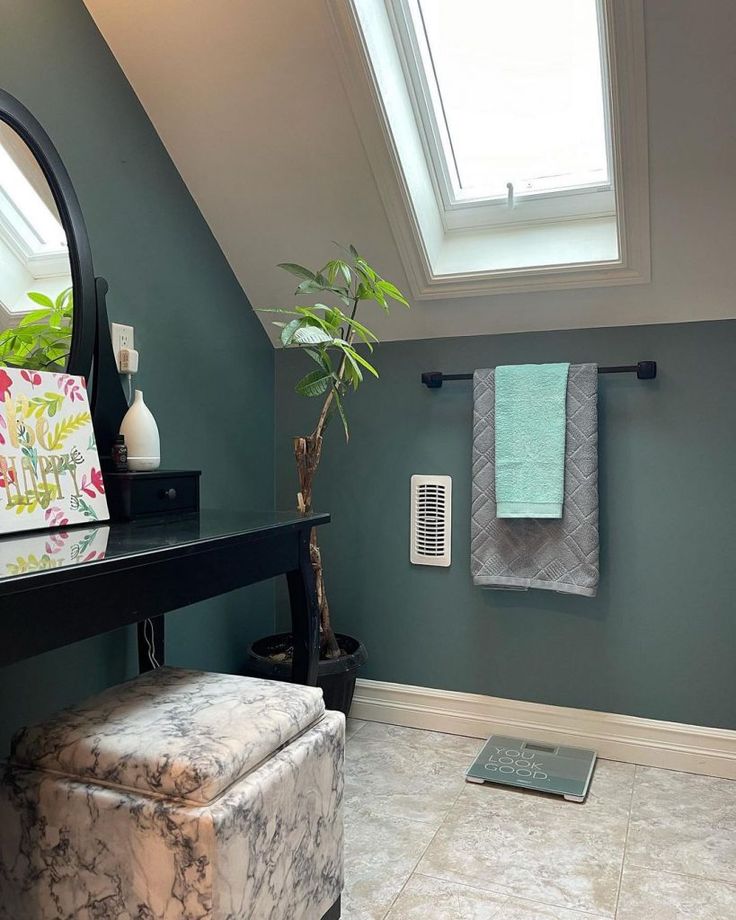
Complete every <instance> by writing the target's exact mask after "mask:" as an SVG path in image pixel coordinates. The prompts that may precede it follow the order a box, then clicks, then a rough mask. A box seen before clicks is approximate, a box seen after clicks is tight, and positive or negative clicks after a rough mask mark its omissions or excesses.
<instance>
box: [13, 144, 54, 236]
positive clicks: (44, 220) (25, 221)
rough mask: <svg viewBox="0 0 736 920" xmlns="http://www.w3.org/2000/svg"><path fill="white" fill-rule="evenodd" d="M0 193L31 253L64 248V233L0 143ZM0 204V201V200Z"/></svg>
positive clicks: (14, 224)
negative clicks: (8, 206)
mask: <svg viewBox="0 0 736 920" xmlns="http://www.w3.org/2000/svg"><path fill="white" fill-rule="evenodd" d="M0 195H3V196H4V198H5V201H6V202H7V203H8V204H9V205H10V207H11V209H12V211H10V212H9V214H8V217H9V219H10V220H11V223H12V224H13V226H14V227H15V229H16V231H17V232H18V233H19V234H20V236H21V237H22V238H23V239H24V240H25V242H26V244H27V245H28V247H29V249H30V250H31V251H32V252H34V253H45V252H64V251H65V250H66V245H67V244H66V233H65V232H64V228H63V227H62V226H61V222H60V220H59V218H58V216H57V215H56V214H52V213H51V211H50V210H49V209H48V207H47V206H46V205H45V204H44V202H43V201H42V200H41V196H40V195H39V194H38V193H37V192H36V190H35V189H34V188H33V186H32V185H31V183H30V182H29V181H28V179H27V178H26V177H25V176H24V175H23V173H22V172H21V170H20V169H19V168H18V166H17V165H16V164H15V163H14V162H13V159H12V158H11V157H10V155H9V154H8V152H7V151H6V150H5V149H4V148H3V147H2V145H0ZM0 204H1V202H0Z"/></svg>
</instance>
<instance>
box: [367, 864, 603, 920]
mask: <svg viewBox="0 0 736 920" xmlns="http://www.w3.org/2000/svg"><path fill="white" fill-rule="evenodd" d="M414 875H421V876H423V877H424V878H431V879H434V880H435V881H436V882H445V883H447V884H450V885H457V886H458V887H459V888H469V889H470V890H471V891H478V892H480V893H481V894H497V895H499V897H502V898H505V899H506V900H505V901H504V902H503V904H502V905H501V907H504V906H505V905H507V904H508V902H509V901H526V902H528V903H529V904H539V905H540V906H541V907H551V908H552V909H553V910H564V911H567V912H568V913H575V914H580V917H581V920H582V918H584V917H590V918H591V920H616V918H615V917H614V916H613V915H611V916H610V917H604V916H603V915H602V914H595V913H592V912H591V911H589V910H581V909H580V908H579V907H569V906H568V905H567V904H556V903H553V902H552V901H540V900H539V898H530V897H529V895H528V894H519V893H518V892H517V891H512V890H511V889H507V891H494V890H493V889H492V888H479V887H478V886H477V885H471V884H470V883H469V882H460V881H458V880H457V879H456V878H452V879H448V878H443V877H442V876H441V875H432V873H431V872H417V871H416V869H415V870H414V871H413V872H412V876H414ZM499 887H502V886H500V885H499ZM383 920H385V917H384V918H383Z"/></svg>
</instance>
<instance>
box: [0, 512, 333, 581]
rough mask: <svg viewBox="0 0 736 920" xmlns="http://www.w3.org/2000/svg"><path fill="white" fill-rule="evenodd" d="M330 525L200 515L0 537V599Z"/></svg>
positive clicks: (314, 517)
mask: <svg viewBox="0 0 736 920" xmlns="http://www.w3.org/2000/svg"><path fill="white" fill-rule="evenodd" d="M329 520H330V516H329V514H318V513H313V514H307V515H304V514H299V513H298V512H278V511H235V510H232V511H222V510H202V511H200V512H199V513H198V514H186V515H168V516H166V515H161V516H157V517H151V518H139V519H138V520H135V521H130V522H114V523H113V522H110V523H103V524H94V525H89V526H87V525H83V524H82V525H76V526H74V527H67V528H66V529H64V528H61V529H57V530H38V531H30V532H28V533H22V534H12V535H10V536H6V537H2V538H0V597H2V596H3V595H7V594H13V593H15V592H17V591H26V590H28V589H30V588H33V587H34V586H35V585H37V584H38V583H39V580H42V581H43V583H44V584H49V583H50V582H56V581H63V580H66V579H69V578H79V577H88V576H94V575H98V574H103V573H104V572H108V571H112V570H119V569H124V568H129V567H132V566H136V565H145V564H148V563H152V562H155V561H156V560H157V559H159V558H161V557H166V558H168V559H170V558H173V557H176V556H184V555H187V554H191V553H192V552H201V551H206V550H207V549H214V548H217V547H220V546H224V545H229V544H234V543H242V544H247V543H248V542H252V541H256V540H259V539H262V538H263V537H265V536H275V535H278V534H289V533H294V532H296V531H300V530H305V529H309V528H311V527H315V526H318V525H320V524H326V523H327V522H328V521H329Z"/></svg>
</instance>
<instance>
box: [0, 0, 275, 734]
mask: <svg viewBox="0 0 736 920" xmlns="http://www.w3.org/2000/svg"><path fill="white" fill-rule="evenodd" d="M0 23H2V25H1V27H0V86H1V87H2V88H3V89H5V90H7V91H8V92H10V93H12V94H13V95H14V96H17V97H18V98H19V99H20V100H21V101H22V102H23V103H24V104H25V105H26V106H27V107H28V108H29V109H30V110H31V111H32V112H33V113H34V115H35V116H36V117H37V118H38V119H39V121H40V122H41V124H43V126H44V127H45V128H46V130H47V131H48V133H49V134H50V135H51V138H52V140H53V141H54V143H55V144H56V146H57V148H58V150H59V152H60V154H61V157H62V159H63V160H64V162H65V164H66V166H67V169H68V170H69V173H70V175H71V177H72V181H73V182H74V185H75V187H76V190H77V194H78V196H79V199H80V202H81V205H82V210H83V212H84V216H85V219H86V222H87V228H88V230H89V235H90V239H91V244H92V254H93V257H94V265H95V270H96V272H97V273H98V274H100V275H103V276H104V277H106V278H107V279H108V281H109V282H110V295H109V301H108V306H109V311H110V314H111V317H112V318H113V319H116V320H119V321H121V322H129V323H132V324H134V326H135V333H136V346H137V348H138V349H139V351H140V353H141V373H140V375H139V377H138V378H137V381H136V385H137V386H139V387H141V388H142V389H143V390H144V392H145V395H146V401H147V402H148V404H149V406H150V407H151V409H152V411H153V412H154V414H155V415H156V418H157V420H158V424H159V428H160V430H161V441H162V455H163V462H164V465H165V466H168V467H173V468H176V467H179V468H184V467H188V468H192V467H196V468H201V469H202V470H203V477H202V498H203V504H204V505H206V506H209V507H217V506H218V505H219V506H225V505H227V506H228V507H233V506H234V507H238V506H241V507H258V506H260V507H263V505H264V502H266V504H267V505H270V498H269V497H270V496H271V495H272V493H273V470H272V465H273V464H272V461H273V453H272V429H273V352H272V349H271V346H270V344H269V343H268V341H267V339H266V336H265V334H264V333H263V330H262V328H261V326H260V324H259V323H258V320H257V319H256V317H255V316H254V314H253V313H252V312H251V310H250V307H249V304H248V301H247V300H246V297H245V295H244V294H243V291H242V289H241V288H240V286H239V285H238V283H237V281H236V280H235V278H234V276H233V274H232V272H231V270H230V268H229V266H228V264H227V262H226V260H225V258H224V256H223V255H222V253H221V251H220V249H219V247H218V245H217V243H216V242H215V240H214V239H213V237H212V235H211V233H210V231H209V229H208V227H207V225H206V223H205V221H204V220H203V218H202V216H201V215H200V213H199V211H198V209H197V207H196V205H195V204H194V202H193V201H192V198H191V196H190V195H189V193H188V191H187V189H186V187H185V186H184V183H183V182H182V180H181V178H180V176H179V174H178V173H177V171H176V169H175V167H174V166H173V164H172V162H171V160H170V159H169V157H168V155H167V153H166V151H165V150H164V148H163V146H162V144H161V142H160V140H159V138H158V136H157V134H156V132H155V131H154V129H153V127H152V126H151V124H150V122H149V120H148V118H147V117H146V115H145V113H144V111H143V109H142V108H141V106H140V104H139V102H138V100H137V98H136V96H135V94H134V93H133V91H132V89H131V88H130V86H129V84H128V82H127V81H126V79H125V77H124V76H123V75H122V73H121V71H120V69H119V68H118V65H117V63H116V62H115V60H114V58H113V56H112V54H111V53H110V51H109V49H108V48H107V45H106V44H105V42H104V41H103V39H102V38H101V36H100V34H99V32H98V31H97V29H96V27H95V26H94V24H93V22H92V20H91V18H90V17H89V15H88V13H87V11H86V9H85V7H84V5H83V3H82V2H81V0H22V2H19V0H0ZM193 117H194V116H193ZM244 245H247V241H244ZM272 625H273V603H272V589H271V587H270V586H269V585H263V586H258V587H256V588H252V589H248V590H247V591H244V592H236V593H234V594H232V595H229V596H227V597H225V598H222V599H220V600H219V601H218V602H212V603H209V604H208V605H207V606H206V608H205V607H204V605H200V606H198V607H196V608H190V609H188V610H187V611H184V612H177V613H175V614H173V615H170V616H169V617H168V629H169V637H170V642H169V660H170V661H171V662H172V663H181V664H187V665H192V666H195V665H196V666H201V667H209V668H213V669H220V670H228V669H234V668H236V667H237V666H238V664H239V663H240V662H241V661H242V659H243V646H244V644H245V642H246V641H247V639H248V638H249V637H251V636H253V635H255V634H263V633H265V632H270V631H271V627H272ZM133 652H134V642H133V637H132V635H131V633H130V632H129V631H122V632H120V633H115V634H111V635H109V636H104V637H101V638H99V639H95V640H91V641H88V642H84V643H79V644H78V645H75V646H72V647H70V648H68V649H65V650H62V651H58V652H53V653H50V654H47V655H43V656H40V657H38V658H35V659H32V660H30V661H28V662H24V663H22V664H19V665H16V666H14V667H11V668H4V669H0V752H2V750H3V749H4V748H5V745H6V739H7V735H8V733H9V732H10V731H11V730H12V729H13V728H14V727H16V726H17V725H18V724H19V723H22V722H23V721H25V720H26V719H28V718H34V717H36V716H39V715H41V714H44V713H46V712H47V711H48V710H50V709H52V708H55V707H57V706H59V705H62V704H64V703H67V702H69V701H71V700H74V699H77V698H79V697H80V696H82V695H84V694H86V693H88V692H91V691H93V690H96V689H97V688H99V687H101V686H104V685H105V684H108V683H113V682H115V681H117V680H120V679H123V678H124V677H125V676H126V675H127V674H129V673H130V672H131V668H132V665H133V661H134V657H133Z"/></svg>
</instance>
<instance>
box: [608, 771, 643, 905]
mask: <svg viewBox="0 0 736 920" xmlns="http://www.w3.org/2000/svg"><path fill="white" fill-rule="evenodd" d="M638 772H639V765H638V764H634V776H633V778H632V780H631V793H630V795H629V813H628V817H627V819H626V834H625V835H624V848H623V852H622V853H621V871H620V872H619V874H618V888H617V889H616V906H615V907H614V910H613V920H617V917H618V908H619V904H620V902H621V887H622V886H623V883H624V866H625V865H626V850H627V848H628V846H629V830H630V828H631V812H632V809H633V806H634V791H635V790H636V777H637V775H638Z"/></svg>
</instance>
